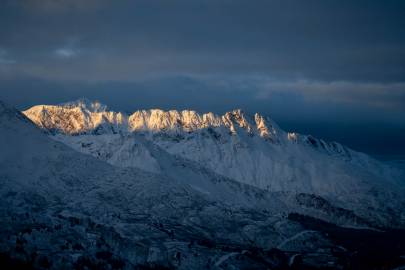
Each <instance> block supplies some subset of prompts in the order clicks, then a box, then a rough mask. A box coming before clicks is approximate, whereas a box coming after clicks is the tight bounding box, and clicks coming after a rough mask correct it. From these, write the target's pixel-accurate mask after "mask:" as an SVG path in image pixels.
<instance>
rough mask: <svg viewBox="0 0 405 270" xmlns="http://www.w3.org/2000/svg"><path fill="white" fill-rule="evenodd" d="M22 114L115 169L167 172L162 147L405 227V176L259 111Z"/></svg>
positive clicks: (266, 185)
mask: <svg viewBox="0 0 405 270" xmlns="http://www.w3.org/2000/svg"><path fill="white" fill-rule="evenodd" d="M24 114H25V115H26V116H27V117H28V118H30V119H31V120H32V121H33V122H34V123H36V124H37V125H38V126H39V127H41V128H43V129H45V130H47V131H48V132H49V134H51V136H52V138H54V139H56V140H59V141H61V142H63V143H65V144H67V145H69V146H71V147H72V148H73V149H75V150H78V151H80V152H83V153H88V154H91V155H93V156H95V157H97V158H98V159H101V160H104V161H107V162H108V163H110V164H112V165H115V166H119V167H136V168H140V169H143V170H146V171H150V172H155V173H162V172H163V173H166V171H170V169H167V168H166V169H165V168H162V167H164V165H162V162H161V161H160V157H161V156H162V154H157V153H156V151H154V150H152V149H155V148H158V149H159V151H160V152H161V153H168V154H170V155H175V156H176V157H181V158H183V159H185V160H187V161H193V162H195V163H196V164H198V165H199V166H202V167H204V168H207V169H209V170H212V171H214V172H216V173H218V174H220V175H222V176H225V177H228V178H231V179H234V180H236V181H239V182H241V183H245V184H248V185H251V186H255V187H258V188H260V189H262V190H268V191H272V192H293V193H296V194H298V193H306V194H315V195H317V196H321V197H323V198H325V199H327V200H329V201H331V202H333V203H334V204H335V205H338V206H339V207H343V208H345V209H351V210H354V211H355V212H356V213H357V214H359V215H360V216H363V217H365V218H371V219H373V220H380V221H383V220H385V221H387V220H390V223H391V221H392V219H391V218H388V216H389V215H391V213H395V218H394V219H395V222H397V223H398V224H403V223H404V221H405V216H404V215H403V213H402V210H399V207H398V206H400V208H401V209H403V206H404V204H403V197H404V196H403V195H404V194H405V189H404V187H405V174H404V172H403V171H402V170H400V169H395V168H393V167H391V166H388V165H385V164H383V163H381V162H379V161H377V160H375V159H373V158H371V157H369V156H367V155H365V154H362V153H359V152H355V151H353V150H351V149H349V148H347V147H345V146H342V145H341V144H338V143H336V142H331V143H329V142H325V141H323V140H320V139H316V138H314V137H312V136H308V135H301V134H297V133H289V132H285V131H283V130H282V129H281V128H280V127H279V126H278V125H277V124H276V123H275V122H274V121H272V120H271V119H270V118H268V117H264V116H261V115H260V114H257V113H256V114H255V115H254V116H247V115H245V114H244V113H243V112H242V111H241V110H234V111H231V112H227V113H225V114H224V115H222V116H218V115H215V114H213V113H206V114H198V113H197V112H195V111H187V110H185V111H181V112H179V111H175V110H171V111H162V110H158V109H155V110H140V111H136V112H134V113H133V114H131V115H127V114H125V113H121V112H113V111H109V110H107V107H106V106H105V105H101V104H100V103H97V102H89V101H86V100H79V101H77V102H71V103H67V104H62V105H56V106H52V105H39V106H34V107H32V108H30V109H28V110H26V111H24ZM387 198H391V199H390V200H387ZM376 213H378V214H377V215H376ZM387 213H390V214H389V215H386V214H387ZM377 216H378V217H377Z"/></svg>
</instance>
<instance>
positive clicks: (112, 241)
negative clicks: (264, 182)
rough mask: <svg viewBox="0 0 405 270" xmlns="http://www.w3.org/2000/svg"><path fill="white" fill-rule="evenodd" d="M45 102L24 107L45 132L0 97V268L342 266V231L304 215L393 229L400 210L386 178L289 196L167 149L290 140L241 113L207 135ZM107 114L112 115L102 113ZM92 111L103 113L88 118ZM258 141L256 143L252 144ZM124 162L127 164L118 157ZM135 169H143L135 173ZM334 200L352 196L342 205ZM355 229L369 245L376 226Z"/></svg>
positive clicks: (345, 249)
mask: <svg viewBox="0 0 405 270" xmlns="http://www.w3.org/2000/svg"><path fill="white" fill-rule="evenodd" d="M92 106H93V107H92ZM37 108H38V107H37ZM39 108H41V107H39ZM50 108H53V109H52V110H54V111H53V112H52V110H49V111H48V110H47V109H46V107H42V109H41V110H42V112H40V113H39V112H38V111H39V110H37V109H36V110H33V111H32V112H35V111H36V112H37V113H36V115H37V116H38V117H39V118H37V119H36V124H37V125H39V126H41V127H42V128H44V127H46V128H45V132H44V129H42V130H41V129H38V128H37V127H36V126H35V125H34V123H33V122H31V121H30V120H29V119H28V118H26V117H25V116H24V115H23V114H22V113H20V112H18V111H17V110H15V109H14V108H12V107H10V106H7V105H5V104H4V103H1V102H0V149H1V151H0V198H1V200H0V215H1V217H2V218H1V219H0V239H2V240H1V241H0V255H1V256H0V264H2V263H4V258H7V260H8V261H6V262H8V263H10V262H11V265H12V266H15V263H16V261H17V262H20V264H19V265H20V266H21V265H22V266H24V265H26V264H29V265H31V266H34V267H35V268H40V269H43V268H53V269H59V268H61V267H64V268H77V269H83V268H89V269H92V268H97V269H100V268H103V269H116V268H121V269H133V268H135V269H138V268H139V269H156V268H158V269H159V267H166V268H171V269H206V268H210V269H252V268H255V269H268V268H270V269H287V268H288V267H298V268H300V267H302V268H303V267H307V268H308V267H311V266H316V267H322V266H325V267H326V266H328V267H336V268H339V267H340V268H343V267H345V266H347V263H348V261H347V260H351V258H353V254H356V253H358V249H357V248H356V247H353V246H352V244H351V243H352V241H351V239H350V241H349V243H350V245H346V242H344V239H346V238H350V233H351V229H339V227H330V226H332V225H327V224H323V223H322V222H321V221H317V222H316V223H314V221H313V220H312V219H310V218H309V219H308V218H307V217H308V216H310V217H315V218H319V219H322V220H326V221H329V222H332V223H333V224H337V225H344V226H350V227H352V226H356V227H359V226H361V227H370V226H371V227H373V226H392V227H403V223H401V222H402V220H401V215H403V209H404V207H403V204H401V203H402V200H400V199H398V198H397V197H396V196H399V195H401V194H402V195H403V193H402V190H401V189H396V188H400V187H397V186H395V185H396V184H398V183H397V182H396V181H394V180H387V181H386V182H384V184H385V187H384V188H383V189H381V190H378V191H377V192H376V193H373V190H374V189H376V188H381V187H380V186H379V185H380V184H379V182H377V183H376V182H373V181H375V179H373V181H368V182H364V183H361V180H358V179H354V180H353V181H354V184H353V186H356V185H358V186H361V187H364V188H365V189H364V190H363V193H361V194H352V196H349V194H345V197H342V198H339V197H338V196H321V195H319V194H317V193H315V192H313V193H304V192H298V190H299V189H300V186H301V184H300V185H297V190H292V191H277V192H275V191H272V190H271V189H263V188H259V187H258V186H255V185H252V184H244V183H241V182H240V181H239V180H240V179H237V180H238V181H237V180H233V179H232V178H231V177H227V176H226V175H225V174H224V173H222V174H218V173H217V172H215V171H214V170H212V169H210V168H209V166H205V165H207V164H205V165H204V166H203V165H201V164H200V162H199V161H198V160H197V161H196V160H195V159H189V158H187V156H186V155H181V154H173V153H171V151H170V149H168V147H166V145H175V144H179V145H181V144H183V146H182V147H184V149H187V148H186V146H187V144H186V142H187V141H191V140H197V141H198V140H200V142H204V140H203V139H202V138H205V139H206V140H207V141H208V140H211V141H212V142H214V141H215V140H218V142H216V143H217V144H225V145H227V147H231V149H232V146H234V145H236V142H244V143H249V146H250V147H259V146H260V147H264V145H266V144H269V145H271V147H273V148H274V149H277V147H280V149H281V148H282V147H286V146H285V145H289V144H290V140H288V138H287V140H283V139H281V138H282V135H281V132H282V131H281V130H279V128H278V127H277V126H276V125H275V124H274V123H273V124H272V127H273V128H274V130H275V131H276V133H274V134H277V136H274V137H273V139H271V140H270V139H267V138H266V137H265V136H264V137H262V136H261V135H260V133H259V132H258V131H256V130H255V127H256V126H252V123H251V122H250V121H251V120H246V119H245V120H246V123H247V124H246V126H245V127H240V125H239V124H237V125H235V123H239V122H234V127H235V132H230V128H229V126H224V124H223V122H218V126H215V127H212V128H213V130H214V131H215V132H218V133H219V134H221V137H218V136H212V137H206V134H205V135H203V134H204V132H211V131H206V130H204V128H202V129H197V128H195V129H193V130H188V131H186V130H184V129H183V127H181V128H179V129H177V130H176V131H175V132H174V131H173V130H172V129H156V130H149V129H146V128H143V129H142V131H136V129H135V131H134V130H132V129H130V128H128V127H129V126H130V124H128V123H129V121H128V119H129V117H127V116H125V115H124V114H121V116H122V118H120V117H117V115H119V114H115V113H112V112H107V111H106V110H105V108H103V107H102V106H100V105H97V104H94V105H88V104H84V103H79V106H77V105H73V104H69V105H65V106H56V107H50ZM71 110H72V111H76V112H77V113H72V111H71ZM55 111H58V113H56V114H54V113H55ZM25 114H26V115H29V113H27V112H25ZM93 114H95V115H93ZM165 114H167V113H165ZM185 114H186V113H185ZM64 115H65V116H64ZM66 115H68V116H69V117H67V118H65V117H66ZM108 115H110V116H111V115H113V117H112V118H108V119H110V120H108V119H107V116H108ZM70 117H72V118H70ZM97 117H100V118H101V119H102V120H98V121H99V122H98V123H99V124H97V125H93V124H94V121H96V118H97ZM100 118H99V119H100ZM197 118H198V117H197ZM214 118H215V119H220V118H219V117H217V116H214V117H213V119H214ZM243 118H244V116H243ZM31 119H34V118H31ZM39 119H40V121H41V123H39V122H37V121H38V120H39ZM69 119H70V120H69ZM83 119H85V120H84V121H83ZM111 119H113V120H111ZM114 119H115V120H114ZM116 119H121V120H116ZM161 119H162V118H161ZM163 119H164V117H163ZM34 120H35V119H34ZM232 121H236V120H232ZM238 121H239V120H238ZM69 122H70V124H67V123H69ZM242 122H243V121H242ZM44 123H46V124H44ZM50 123H53V124H52V125H54V126H56V125H58V128H56V127H55V128H52V127H51V126H49V125H50ZM248 124H249V125H250V126H251V127H250V132H249V130H248V127H247V125H248ZM45 125H47V126H45ZM92 125H93V126H92ZM156 125H158V126H160V125H162V124H161V123H157V124H156ZM165 125H166V124H165ZM266 125H267V126H268V125H269V124H266ZM62 126H63V127H69V129H70V128H72V127H73V128H78V127H80V126H82V127H83V126H92V128H88V129H87V128H86V130H85V131H84V130H83V131H81V134H80V135H78V134H76V133H77V132H70V133H67V132H66V134H65V133H64V132H62V131H63V129H62V128H61V127H62ZM196 126H199V124H198V125H196ZM98 127H103V128H102V129H101V128H98ZM160 127H161V126H160ZM96 130H97V132H94V131H96ZM101 131H102V132H101ZM71 134H74V135H71ZM215 134H216V133H215ZM178 135H182V136H184V137H178ZM193 135H194V136H196V137H193ZM300 137H301V136H299V137H298V138H300ZM302 137H304V136H302ZM302 137H301V138H302ZM276 138H278V139H277V140H276ZM53 139H57V140H53ZM76 139H77V141H75V140H76ZM58 140H61V141H63V142H64V143H65V144H68V145H70V146H72V147H73V148H76V149H77V150H80V152H84V153H90V154H92V155H94V156H95V157H97V158H95V157H92V156H91V155H85V154H82V153H80V152H78V151H75V150H72V149H71V148H70V147H67V146H66V145H64V144H63V143H61V142H59V141H58ZM70 140H72V141H70ZM228 140H229V141H228ZM260 140H261V141H262V142H263V144H257V145H256V144H254V143H252V141H260ZM79 141H82V142H81V143H83V145H82V144H79ZM291 144H292V142H291ZM301 144H302V146H299V147H305V148H303V149H310V150H308V151H313V153H318V154H319V155H322V157H323V158H326V157H327V158H333V159H331V160H332V161H335V160H343V161H342V162H348V163H350V164H351V163H352V162H354V160H355V159H354V158H353V157H352V158H351V159H350V161H348V160H346V158H347V156H345V157H342V156H341V155H338V154H335V153H326V152H324V150H321V151H319V152H318V150H316V149H313V147H312V146H309V145H307V144H306V143H305V141H302V142H300V141H299V140H297V141H296V142H295V144H292V145H301ZM79 145H80V148H77V147H78V146H79ZM213 149H215V148H213ZM223 149H228V148H223ZM237 149H239V148H237ZM268 149H271V148H263V150H266V151H267V150H268ZM285 149H286V150H288V149H289V148H285ZM252 150H254V149H252ZM97 151H99V152H97ZM115 151H118V152H117V153H114V152H115ZM255 151H257V150H255ZM302 151H304V150H302ZM348 151H350V150H348ZM98 153H100V154H98ZM213 153H214V152H213ZM231 153H238V151H235V152H231ZM280 153H282V151H281V150H280V151H278V152H275V153H273V154H272V155H276V154H280ZM353 153H354V152H353ZM110 154H111V155H113V156H114V155H115V160H114V159H113V156H109V155H110ZM214 154H215V153H214ZM131 159H133V160H134V161H128V163H127V164H120V162H121V161H124V160H131ZM142 160H144V162H142ZM344 160H346V161H344ZM105 161H108V162H109V163H111V164H115V165H121V166H113V165H111V164H108V163H107V162H105ZM152 161H154V162H152ZM131 162H134V163H131ZM246 162H249V159H246ZM356 162H357V161H356ZM145 164H147V165H145ZM151 164H152V165H151ZM353 166H354V165H353ZM356 166H360V167H361V166H364V163H358V165H356ZM380 166H383V165H381V164H380ZM122 167H126V168H122ZM137 167H138V168H137ZM144 167H145V168H146V169H148V170H149V172H146V171H145V170H140V169H139V168H144ZM354 168H356V169H358V167H354ZM385 170H386V169H385V167H384V171H385ZM324 173H325V174H327V172H324ZM390 173H391V174H393V172H390ZM317 181H318V180H317ZM325 181H329V180H325ZM356 181H357V182H356ZM383 181H385V179H382V180H381V182H383ZM359 182H360V183H359ZM290 185H291V187H292V186H293V185H292V184H290ZM286 187H287V186H286ZM286 187H285V188H286ZM347 188H348V187H347ZM275 190H277V189H275ZM314 191H317V190H314ZM391 195H392V196H391ZM380 196H381V198H380ZM388 196H391V197H388ZM343 199H348V200H352V201H353V200H354V199H358V201H357V202H353V203H352V204H351V205H349V206H352V207H348V208H344V207H341V205H342V201H343ZM382 199H385V203H382V201H381V200H382ZM367 203H374V204H367ZM364 204H366V205H364ZM402 218H403V216H402ZM311 224H315V225H311ZM333 226H335V225H333ZM330 228H331V229H330ZM347 230H349V233H347ZM359 233H360V235H364V239H363V238H362V239H363V240H362V241H369V242H370V240H368V239H369V238H370V235H374V234H376V233H377V232H372V231H364V232H360V231H359V232H357V231H356V235H357V234H359ZM396 238H398V241H396V242H393V243H392V244H391V243H390V246H392V247H395V248H396V249H398V247H397V246H398V245H401V244H400V243H401V241H400V239H402V238H401V237H399V236H398V233H396V234H395V239H396ZM342 245H343V246H342ZM384 251H386V250H384ZM395 254H396V253H395ZM395 254H393V255H392V256H393V257H392V258H396V257H395V256H396V255H395ZM401 254H402V253H401ZM390 258H391V257H389V258H388V260H390ZM21 262H22V263H23V264H21Z"/></svg>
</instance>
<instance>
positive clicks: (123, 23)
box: [0, 0, 405, 152]
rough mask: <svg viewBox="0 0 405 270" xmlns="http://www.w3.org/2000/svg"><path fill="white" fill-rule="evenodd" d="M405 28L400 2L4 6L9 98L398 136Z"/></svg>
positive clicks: (4, 86)
mask: <svg viewBox="0 0 405 270" xmlns="http://www.w3.org/2000/svg"><path fill="white" fill-rule="evenodd" d="M404 29H405V2H404V1H397V0H386V1H377V0H367V1H366V0H358V1H351V0H350V1H349V0H330V1H324V0H308V1H292V0H256V1H242V0H219V1H218V0H215V1H214V0H207V1H189V0H187V1H186V0H173V1H166V0H155V1H147V0H142V1H140V0H133V1H129V0H123V1H112V0H99V1H98V0H89V1H79V0H20V1H19V0H16V1H15V0H4V1H0V98H1V97H3V98H6V99H8V100H10V101H12V102H14V103H15V104H17V105H19V106H23V107H24V106H27V105H33V104H35V103H55V102H62V101H67V100H70V99H75V98H78V97H82V96H87V97H89V98H98V99H103V100H105V102H106V103H107V104H113V106H117V108H118V107H119V108H122V109H134V108H135V107H137V108H141V107H142V108H145V107H164V108H169V107H178V108H184V107H193V108H196V109H199V110H204V111H205V110H214V111H221V110H222V111H223V110H226V109H231V108H233V107H243V108H246V109H247V110H252V111H263V112H265V113H269V114H271V115H273V116H275V118H277V119H278V120H280V121H281V122H282V123H284V124H285V125H286V126H287V127H292V126H293V125H296V126H300V129H301V130H302V131H304V132H310V133H311V130H312V131H316V132H317V134H319V135H320V136H323V135H325V134H326V133H325V132H322V131H320V130H329V128H327V127H330V130H334V131H335V133H336V134H343V133H339V132H337V130H338V129H337V128H333V126H336V127H337V126H339V127H341V126H342V125H350V130H351V131H352V132H351V135H350V136H351V137H350V136H349V137H350V138H354V137H356V134H358V132H357V133H356V132H355V131H356V130H358V128H356V127H359V126H361V125H363V124H364V125H367V127H368V128H364V130H370V132H371V129H370V128H369V127H371V126H372V125H373V121H375V122H376V123H378V124H380V125H384V126H386V127H387V130H388V131H387V134H397V133H398V130H403V126H404V121H403V120H402V119H405V117H404V116H405V115H404V110H405V109H404V108H405V88H404V86H405V30H404ZM370 116H372V117H370ZM288 123H289V124H288ZM317 123H322V124H318V125H317ZM337 123H339V124H337ZM320 126H321V127H322V128H320ZM306 127H310V130H307V128H306ZM390 132H391V133H390ZM328 134H329V135H325V136H327V137H328V138H331V136H330V134H332V132H330V133H328ZM375 134H380V135H378V136H381V133H379V132H375ZM315 135H316V134H315ZM386 136H389V135H386ZM393 136H394V135H393ZM342 137H343V138H339V139H343V141H348V142H349V143H350V142H351V139H350V138H348V139H347V138H345V137H344V136H342ZM394 137H395V136H394ZM379 138H380V137H379ZM395 138H397V137H395ZM381 140H382V139H381ZM358 141H360V140H358ZM392 141H395V140H392ZM357 144H358V145H360V143H359V142H357ZM355 146H356V145H355ZM369 147H370V149H371V148H372V147H371V146H369ZM377 148H378V147H377ZM380 148H383V143H382V142H381V147H380ZM380 148H379V149H380ZM399 149H400V148H399ZM402 149H404V148H402ZM380 150H381V149H380ZM403 152H405V151H403Z"/></svg>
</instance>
